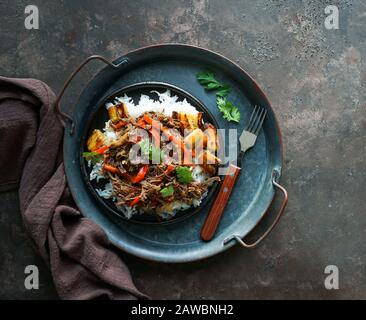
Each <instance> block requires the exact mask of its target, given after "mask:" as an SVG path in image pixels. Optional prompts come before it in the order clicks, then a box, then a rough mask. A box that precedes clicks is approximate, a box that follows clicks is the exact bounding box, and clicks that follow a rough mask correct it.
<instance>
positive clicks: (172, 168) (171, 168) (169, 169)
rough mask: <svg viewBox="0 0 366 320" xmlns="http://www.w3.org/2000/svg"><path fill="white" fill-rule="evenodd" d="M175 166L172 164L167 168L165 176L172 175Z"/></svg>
mask: <svg viewBox="0 0 366 320" xmlns="http://www.w3.org/2000/svg"><path fill="white" fill-rule="evenodd" d="M174 168H175V167H174V166H173V165H171V164H168V167H167V168H166V170H165V171H164V174H165V175H168V174H169V173H171V172H172V171H173V170H174Z"/></svg>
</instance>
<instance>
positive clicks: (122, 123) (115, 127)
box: [112, 120, 128, 130]
mask: <svg viewBox="0 0 366 320" xmlns="http://www.w3.org/2000/svg"><path fill="white" fill-rule="evenodd" d="M127 124H128V122H126V121H122V120H120V121H119V122H118V123H116V124H113V123H112V128H113V129H114V130H119V129H121V128H123V127H124V126H126V125H127Z"/></svg>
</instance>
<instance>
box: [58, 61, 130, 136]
mask: <svg viewBox="0 0 366 320" xmlns="http://www.w3.org/2000/svg"><path fill="white" fill-rule="evenodd" d="M91 60H100V61H102V62H104V63H105V64H107V65H109V66H110V67H112V68H118V67H120V66H121V65H122V64H125V63H127V62H128V59H127V58H122V60H121V61H120V62H118V63H117V64H115V63H113V62H111V61H109V60H107V59H106V58H104V57H103V56H100V55H92V56H90V57H88V58H86V59H85V60H84V61H82V62H81V63H80V64H79V65H78V66H77V68H76V69H75V70H74V71H73V72H72V73H71V75H70V76H69V77H68V78H67V80H66V81H65V83H64V85H63V86H62V89H61V91H60V92H59V94H58V95H57V97H56V100H55V106H56V112H57V113H58V115H59V120H60V121H61V123H62V125H63V126H64V127H65V125H66V121H68V122H69V123H70V131H69V133H70V135H72V134H73V132H74V128H75V121H74V119H73V118H72V117H71V116H70V115H68V114H67V113H65V112H63V111H61V106H60V101H61V98H62V96H63V94H64V93H65V90H66V89H67V87H68V86H69V84H70V82H71V81H72V79H74V77H75V76H76V75H77V74H78V73H79V71H80V70H81V69H82V68H83V67H84V66H85V65H86V64H87V63H88V62H89V61H91Z"/></svg>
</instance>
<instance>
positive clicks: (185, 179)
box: [175, 166, 193, 183]
mask: <svg viewBox="0 0 366 320" xmlns="http://www.w3.org/2000/svg"><path fill="white" fill-rule="evenodd" d="M175 174H176V176H177V180H178V181H179V182H180V183H190V182H192V181H193V176H192V168H190V167H182V166H179V167H177V168H176V169H175Z"/></svg>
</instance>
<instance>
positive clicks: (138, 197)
mask: <svg viewBox="0 0 366 320" xmlns="http://www.w3.org/2000/svg"><path fill="white" fill-rule="evenodd" d="M140 200H141V194H140V195H138V196H137V197H135V198H133V199H132V200H131V202H130V203H127V206H129V207H133V206H134V205H136V204H137V203H139V202H140Z"/></svg>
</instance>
